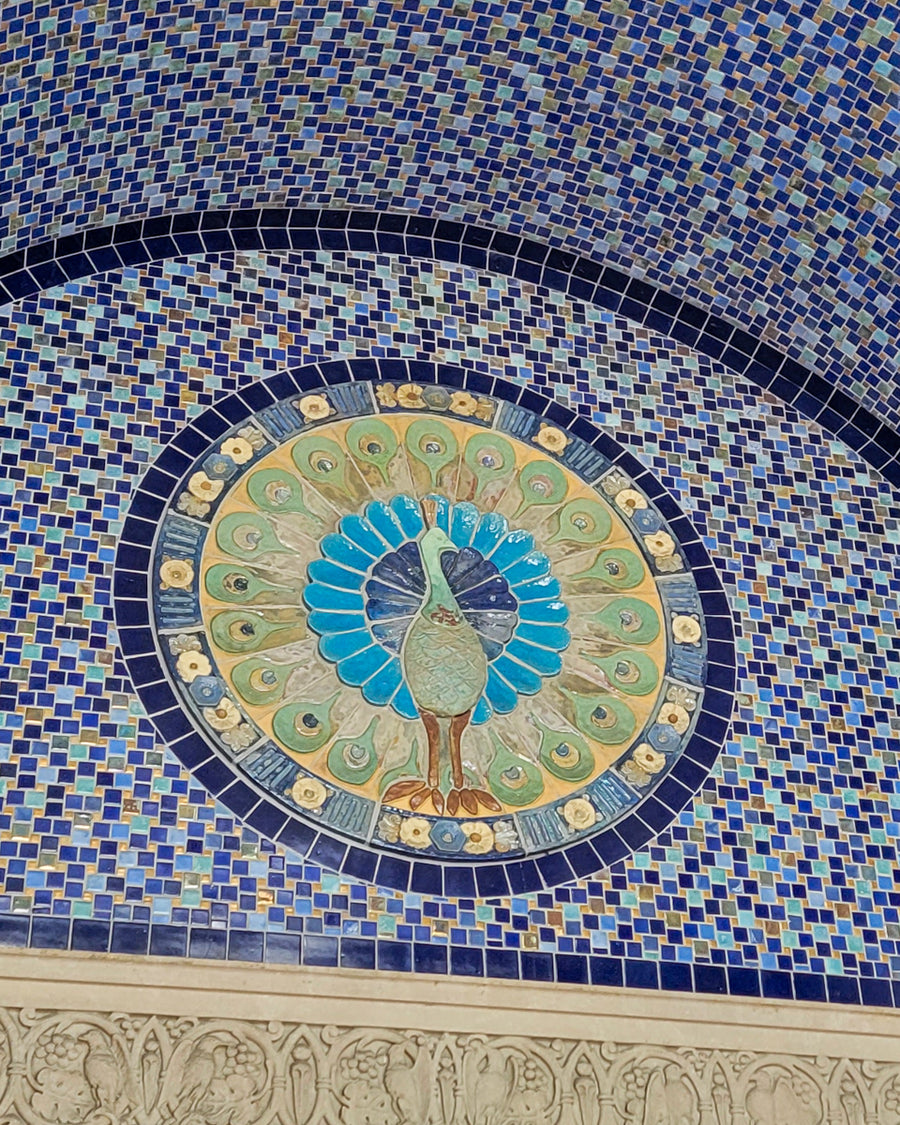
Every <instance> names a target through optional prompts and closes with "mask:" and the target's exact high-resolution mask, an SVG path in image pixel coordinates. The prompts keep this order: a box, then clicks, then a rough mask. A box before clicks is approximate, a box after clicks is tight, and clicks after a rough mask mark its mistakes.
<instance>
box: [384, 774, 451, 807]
mask: <svg viewBox="0 0 900 1125" xmlns="http://www.w3.org/2000/svg"><path fill="white" fill-rule="evenodd" d="M405 797H408V798H409V807H410V808H411V809H412V811H413V812H415V811H416V810H417V809H420V808H421V807H422V805H424V804H425V802H426V801H427V800H428V799H429V798H430V799H431V803H432V805H434V811H435V812H436V813H437V814H438V816H440V815H441V813H442V812H443V811H444V794H443V793H442V792H441V791H440V789H438V788H437V786H432V785H428V784H426V782H424V781H423V780H422V779H421V778H415V779H414V780H411V779H408V780H406V781H397V782H395V783H394V784H393V785H392V786H390V788H389V789H387V790H386V792H385V793H384V796H383V797H382V798H381V800H382V801H383V802H384V804H386V805H392V804H394V803H395V802H396V801H402V800H403V799H404V798H405Z"/></svg>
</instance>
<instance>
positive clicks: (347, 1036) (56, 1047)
mask: <svg viewBox="0 0 900 1125" xmlns="http://www.w3.org/2000/svg"><path fill="white" fill-rule="evenodd" d="M175 1122H178V1125H410V1123H412V1122H415V1123H416V1125H875V1123H876V1122H877V1123H878V1125H900V1065H898V1064H895V1063H890V1064H889V1063H875V1062H872V1061H859V1060H853V1059H834V1058H826V1057H824V1056H821V1055H820V1056H817V1057H815V1058H806V1057H802V1056H788V1055H772V1054H762V1053H759V1052H752V1051H727V1050H717V1049H713V1048H707V1049H699V1048H666V1047H659V1046H638V1045H633V1044H621V1043H610V1042H602V1043H601V1042H590V1041H586V1040H562V1039H554V1040H547V1039H529V1038H526V1037H524V1036H515V1035H508V1036H506V1035H505V1036H490V1035H484V1034H472V1035H467V1034H458V1033H444V1034H441V1033H437V1032H425V1031H417V1030H408V1031H404V1030H394V1029H390V1030H388V1029H377V1028H375V1029H373V1028H367V1029H349V1028H338V1027H332V1026H316V1025H311V1024H301V1023H296V1024H290V1025H289V1024H285V1023H279V1022H276V1021H271V1022H268V1023H267V1022H262V1021H251V1020H241V1019H212V1018H210V1019H203V1018H184V1017H166V1016H142V1015H124V1014H121V1013H116V1014H110V1015H107V1014H101V1013H95V1012H64V1013H63V1012H36V1011H31V1010H27V1009H0V1123H2V1125H170V1123H171V1125H174V1123H175Z"/></svg>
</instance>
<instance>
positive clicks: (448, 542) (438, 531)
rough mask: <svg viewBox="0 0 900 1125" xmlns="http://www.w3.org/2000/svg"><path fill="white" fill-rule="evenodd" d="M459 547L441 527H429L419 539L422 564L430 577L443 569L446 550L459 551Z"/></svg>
mask: <svg viewBox="0 0 900 1125" xmlns="http://www.w3.org/2000/svg"><path fill="white" fill-rule="evenodd" d="M458 549H459V548H458V547H457V546H456V544H455V543H454V542H453V540H452V539H451V538H450V536H449V535H448V534H447V533H446V531H444V530H443V528H440V527H429V529H428V530H427V531H426V532H425V534H424V535H423V536H422V538H421V539H420V540H419V551H420V552H421V555H422V565H423V566H424V567H425V570H426V571H427V572H428V575H429V577H433V576H434V575H435V573H443V572H442V571H441V556H442V555H443V554H444V553H445V552H446V551H454V552H455V551H457V550H458Z"/></svg>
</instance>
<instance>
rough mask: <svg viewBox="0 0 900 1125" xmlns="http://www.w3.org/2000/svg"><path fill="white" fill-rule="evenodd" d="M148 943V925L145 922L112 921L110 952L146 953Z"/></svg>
mask: <svg viewBox="0 0 900 1125" xmlns="http://www.w3.org/2000/svg"><path fill="white" fill-rule="evenodd" d="M149 944H150V926H149V924H148V923H146V922H114V923H113V928H112V940H111V942H110V945H109V951H110V953H146V952H147V949H148V947H149Z"/></svg>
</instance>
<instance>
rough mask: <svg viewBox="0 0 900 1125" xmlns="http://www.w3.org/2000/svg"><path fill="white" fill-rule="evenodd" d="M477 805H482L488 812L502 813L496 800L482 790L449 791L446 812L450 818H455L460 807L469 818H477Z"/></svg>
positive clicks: (501, 808) (463, 789)
mask: <svg viewBox="0 0 900 1125" xmlns="http://www.w3.org/2000/svg"><path fill="white" fill-rule="evenodd" d="M479 805H484V807H485V808H486V809H487V810H488V812H502V811H503V806H502V805H501V804H500V802H499V801H498V800H497V798H496V797H492V796H491V794H490V793H485V791H484V790H483V789H466V788H462V789H451V790H450V792H449V793H448V794H447V812H448V813H449V814H450V816H456V813H457V812H458V811H459V808H460V806H462V808H463V809H464V810H465V811H466V812H467V813H468V814H469V816H478V808H479Z"/></svg>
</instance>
